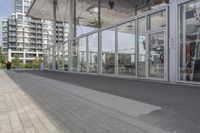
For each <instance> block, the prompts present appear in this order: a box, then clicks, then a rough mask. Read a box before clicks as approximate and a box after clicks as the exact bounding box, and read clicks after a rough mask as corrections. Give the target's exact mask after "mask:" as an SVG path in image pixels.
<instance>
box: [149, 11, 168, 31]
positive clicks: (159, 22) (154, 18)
mask: <svg viewBox="0 0 200 133" xmlns="http://www.w3.org/2000/svg"><path fill="white" fill-rule="evenodd" d="M166 18H167V17H166V10H163V11H159V12H157V13H154V14H151V15H149V16H148V30H154V29H158V28H163V27H166Z"/></svg>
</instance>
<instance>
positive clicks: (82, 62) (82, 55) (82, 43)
mask: <svg viewBox="0 0 200 133" xmlns="http://www.w3.org/2000/svg"><path fill="white" fill-rule="evenodd" d="M78 51H79V71H80V72H86V71H87V67H86V37H83V38H80V39H79V47H78Z"/></svg>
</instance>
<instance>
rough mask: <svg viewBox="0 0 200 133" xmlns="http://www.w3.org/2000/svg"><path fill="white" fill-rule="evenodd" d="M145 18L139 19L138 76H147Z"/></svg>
mask: <svg viewBox="0 0 200 133" xmlns="http://www.w3.org/2000/svg"><path fill="white" fill-rule="evenodd" d="M145 26H146V20H145V18H140V19H138V60H137V61H138V72H137V75H138V77H145V57H146V34H145V30H146V28H145Z"/></svg>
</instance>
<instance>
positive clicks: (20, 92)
mask: <svg viewBox="0 0 200 133" xmlns="http://www.w3.org/2000/svg"><path fill="white" fill-rule="evenodd" d="M0 77H3V78H2V79H3V80H4V81H3V82H9V84H4V83H3V82H2V81H0V84H1V83H2V85H3V88H4V89H1V90H0V92H2V94H3V95H5V94H6V95H5V98H6V100H7V101H8V103H9V112H8V113H9V116H13V117H12V118H11V117H9V118H8V119H9V121H10V123H11V127H12V132H14V130H16V131H18V130H19V131H21V132H37V133H39V132H41V133H46V132H48V133H56V132H58V133H170V132H169V131H167V130H164V129H162V128H161V127H159V126H157V125H153V124H150V123H147V122H144V121H141V120H140V119H139V118H140V117H142V116H145V115H148V114H149V113H152V112H155V111H158V110H162V108H161V107H158V106H155V105H151V104H147V103H144V102H140V101H136V100H130V99H127V98H123V97H119V96H115V95H111V94H106V93H104V92H99V91H95V90H91V89H88V88H85V87H80V86H76V85H72V84H70V83H63V82H60V81H56V80H52V79H48V78H44V77H40V76H35V75H32V74H27V73H16V72H13V71H7V72H6V73H5V72H3V71H0ZM4 113H5V112H4ZM13 121H16V122H17V124H16V125H17V126H16V125H14V124H13ZM25 121H28V122H29V123H30V124H27V125H26V124H25V123H24V122H25ZM12 125H13V126H12Z"/></svg>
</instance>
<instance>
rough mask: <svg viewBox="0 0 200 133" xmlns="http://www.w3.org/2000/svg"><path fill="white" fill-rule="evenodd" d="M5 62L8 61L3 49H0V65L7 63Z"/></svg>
mask: <svg viewBox="0 0 200 133" xmlns="http://www.w3.org/2000/svg"><path fill="white" fill-rule="evenodd" d="M5 60H6V58H5V56H4V54H3V51H2V49H1V48H0V63H2V64H3V63H5Z"/></svg>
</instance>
